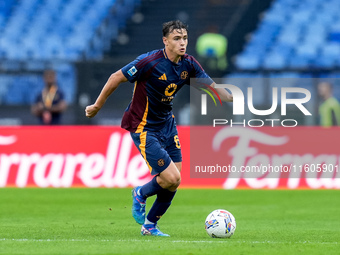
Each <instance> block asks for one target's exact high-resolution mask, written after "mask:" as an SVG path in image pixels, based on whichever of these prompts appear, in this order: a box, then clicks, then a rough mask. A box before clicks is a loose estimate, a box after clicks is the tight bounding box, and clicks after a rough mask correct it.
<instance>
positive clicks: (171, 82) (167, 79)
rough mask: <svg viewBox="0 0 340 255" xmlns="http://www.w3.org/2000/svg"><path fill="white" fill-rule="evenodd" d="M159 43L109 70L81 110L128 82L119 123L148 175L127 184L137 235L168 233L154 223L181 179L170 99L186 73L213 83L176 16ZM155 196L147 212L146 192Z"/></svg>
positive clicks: (91, 112)
mask: <svg viewBox="0 0 340 255" xmlns="http://www.w3.org/2000/svg"><path fill="white" fill-rule="evenodd" d="M163 43H164V46H165V47H164V48H163V49H159V50H154V51H152V52H148V53H145V54H142V55H140V56H139V57H137V59H135V60H134V61H132V62H131V63H129V64H127V65H126V66H124V67H123V68H122V69H120V70H118V71H117V72H115V73H113V74H112V75H111V76H110V77H109V79H108V81H107V82H106V84H105V85H104V87H103V89H102V91H101V93H100V94H99V96H98V98H97V100H96V102H95V103H94V104H93V105H89V106H87V107H86V109H85V113H86V116H87V117H89V118H92V117H94V116H95V115H96V114H97V112H98V111H99V110H100V109H101V108H102V106H103V105H104V103H105V101H106V100H107V98H108V97H109V95H110V94H111V93H112V92H114V91H115V90H116V88H117V87H118V85H119V84H120V83H122V82H126V81H129V82H134V83H135V87H134V92H133V96H132V100H131V102H130V104H129V106H128V107H127V109H126V110H125V113H124V116H123V118H122V124H121V126H122V128H124V129H126V130H128V131H130V133H131V137H132V139H133V141H134V143H135V145H136V147H137V148H138V150H139V151H140V153H141V155H142V156H143V158H144V160H145V162H146V164H147V166H148V167H149V170H150V172H151V174H152V175H154V178H153V179H152V180H151V181H150V182H149V183H146V184H145V185H143V186H139V187H136V188H134V189H133V191H132V197H133V205H132V215H133V217H134V219H135V220H136V222H137V223H138V224H140V225H142V228H141V234H142V235H153V236H169V235H167V234H165V233H162V232H161V231H160V230H159V229H158V227H157V222H158V220H159V219H160V218H161V217H162V215H163V214H164V213H165V212H166V211H167V209H168V208H169V206H170V204H171V201H172V199H173V198H174V196H175V194H176V191H177V188H178V186H179V184H180V182H181V175H180V171H181V169H182V154H181V145H180V142H179V138H178V134H177V128H176V122H175V119H174V116H173V114H172V100H173V98H174V97H175V95H176V93H177V92H178V91H179V90H180V89H181V88H182V86H183V85H184V84H189V82H190V78H191V77H195V78H204V79H205V80H208V81H209V84H208V85H210V86H212V87H213V86H214V83H213V81H212V80H211V79H210V77H209V76H208V75H207V74H206V73H205V72H204V70H203V69H202V67H201V66H200V64H199V63H198V62H197V61H196V60H195V59H194V58H193V57H192V56H190V55H188V54H186V47H187V44H188V28H187V25H185V24H183V23H182V22H181V21H178V20H177V21H169V22H166V23H164V24H163ZM215 90H216V91H217V93H218V94H219V96H220V98H221V100H223V101H226V102H231V101H232V99H233V98H232V95H231V94H229V93H228V92H227V91H226V90H224V89H215ZM153 195H157V198H156V200H155V202H154V204H153V205H152V207H151V209H150V211H149V213H148V215H147V217H145V204H146V200H147V198H148V197H150V196H153Z"/></svg>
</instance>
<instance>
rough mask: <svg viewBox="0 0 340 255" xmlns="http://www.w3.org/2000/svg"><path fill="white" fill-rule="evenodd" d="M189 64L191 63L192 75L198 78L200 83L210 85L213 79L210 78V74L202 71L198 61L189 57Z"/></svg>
mask: <svg viewBox="0 0 340 255" xmlns="http://www.w3.org/2000/svg"><path fill="white" fill-rule="evenodd" d="M190 60H191V65H192V68H193V70H192V77H193V78H198V79H199V81H200V83H204V84H207V85H211V84H212V83H214V81H213V80H212V79H211V78H210V76H209V75H208V74H207V73H206V72H205V71H204V69H203V68H202V66H201V65H200V63H199V62H198V61H197V60H196V59H195V58H194V57H191V59H190Z"/></svg>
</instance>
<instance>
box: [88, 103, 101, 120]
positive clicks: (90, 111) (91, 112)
mask: <svg viewBox="0 0 340 255" xmlns="http://www.w3.org/2000/svg"><path fill="white" fill-rule="evenodd" d="M99 110H100V108H99V107H98V106H96V105H94V104H92V105H89V106H86V108H85V115H86V117H88V118H93V117H94V116H96V114H97V113H98V112H99Z"/></svg>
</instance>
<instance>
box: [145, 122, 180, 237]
mask: <svg viewBox="0 0 340 255" xmlns="http://www.w3.org/2000/svg"><path fill="white" fill-rule="evenodd" d="M168 134H169V135H167V134H166V137H167V138H168V139H167V140H166V143H165V144H163V147H164V148H165V150H166V152H167V155H169V157H170V158H171V159H172V160H171V162H170V164H169V166H168V167H167V168H166V169H165V170H164V171H162V172H160V174H159V175H158V176H157V179H156V180H157V182H158V184H159V185H160V186H161V187H162V188H163V190H161V191H159V192H158V193H157V198H156V200H155V202H154V204H153V205H152V207H151V209H150V211H149V213H148V215H147V217H146V219H145V224H144V225H143V227H142V234H145V232H146V233H147V230H148V229H147V228H148V227H149V228H151V229H152V228H153V226H156V225H157V222H158V220H159V219H160V218H161V217H162V216H163V214H164V213H165V212H166V211H167V210H168V208H169V207H170V205H171V202H172V200H173V198H174V196H175V194H176V191H177V188H178V186H179V185H180V182H181V175H180V171H181V169H182V153H181V147H180V144H179V139H178V135H177V130H176V128H175V127H174V126H173V127H172V128H170V129H169V130H168ZM174 162H176V163H174ZM143 231H144V232H143Z"/></svg>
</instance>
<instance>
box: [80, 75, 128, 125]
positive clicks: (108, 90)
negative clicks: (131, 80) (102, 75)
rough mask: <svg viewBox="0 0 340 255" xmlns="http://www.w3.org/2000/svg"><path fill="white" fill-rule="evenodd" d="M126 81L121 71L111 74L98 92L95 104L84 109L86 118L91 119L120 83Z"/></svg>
mask: <svg viewBox="0 0 340 255" xmlns="http://www.w3.org/2000/svg"><path fill="white" fill-rule="evenodd" d="M127 81H128V79H127V78H126V77H125V76H124V74H123V72H122V70H118V71H117V72H115V73H113V74H111V76H110V77H109V79H108V80H107V82H106V83H105V85H104V87H103V89H102V91H101V92H100V94H99V96H98V98H97V100H96V102H95V103H94V104H92V105H89V106H87V107H86V108H85V114H86V117H88V118H93V117H94V116H96V114H97V113H98V112H99V110H100V109H101V108H102V107H103V105H104V104H105V102H106V100H107V98H108V97H109V96H110V95H111V94H112V93H113V92H114V91H115V90H116V89H117V88H118V86H119V84H121V83H122V82H127Z"/></svg>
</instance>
